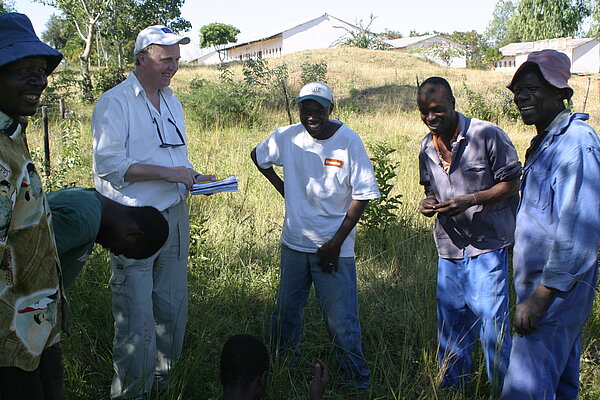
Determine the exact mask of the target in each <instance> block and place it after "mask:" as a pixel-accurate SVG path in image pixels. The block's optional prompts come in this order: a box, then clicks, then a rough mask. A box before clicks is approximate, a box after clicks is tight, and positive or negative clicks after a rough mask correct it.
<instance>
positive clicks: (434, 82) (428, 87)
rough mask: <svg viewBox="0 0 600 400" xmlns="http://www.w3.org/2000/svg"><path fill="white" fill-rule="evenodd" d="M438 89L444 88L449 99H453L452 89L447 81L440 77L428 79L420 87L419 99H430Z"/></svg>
mask: <svg viewBox="0 0 600 400" xmlns="http://www.w3.org/2000/svg"><path fill="white" fill-rule="evenodd" d="M438 87H443V88H444V89H445V93H446V95H447V96H448V98H449V99H453V98H454V95H453V94H452V88H451V87H450V84H449V83H448V81H447V80H445V79H444V78H441V77H439V76H432V77H430V78H427V79H425V80H424V81H423V83H421V84H420V85H419V89H418V90H417V98H419V97H421V96H425V97H429V96H430V95H431V94H432V93H433V92H435V91H436V89H437V88H438Z"/></svg>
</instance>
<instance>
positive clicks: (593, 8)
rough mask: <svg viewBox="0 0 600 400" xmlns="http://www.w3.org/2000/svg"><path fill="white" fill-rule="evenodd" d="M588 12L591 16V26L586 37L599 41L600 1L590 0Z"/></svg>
mask: <svg viewBox="0 0 600 400" xmlns="http://www.w3.org/2000/svg"><path fill="white" fill-rule="evenodd" d="M590 12H591V16H592V24H591V27H590V31H589V32H588V34H587V36H590V37H594V38H596V39H599V40H600V0H591V4H590Z"/></svg>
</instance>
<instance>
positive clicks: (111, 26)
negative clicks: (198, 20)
mask: <svg viewBox="0 0 600 400" xmlns="http://www.w3.org/2000/svg"><path fill="white" fill-rule="evenodd" d="M183 3H184V0H120V1H112V2H111V4H110V5H109V8H108V10H107V14H106V18H104V19H103V21H102V23H101V24H100V29H99V34H100V35H101V37H103V38H105V41H106V42H107V46H112V47H113V53H114V54H116V56H117V65H118V66H119V67H122V64H123V59H124V58H125V57H126V55H128V54H131V53H132V51H133V47H134V44H135V38H136V36H137V34H138V33H139V31H141V30H142V29H144V28H146V27H148V26H150V25H157V24H160V25H165V26H167V27H169V28H170V29H171V30H172V31H173V32H176V33H178V32H181V31H186V30H188V29H190V28H191V27H192V24H191V23H190V22H189V21H188V20H186V19H184V18H183V17H182V16H181V7H182V6H183Z"/></svg>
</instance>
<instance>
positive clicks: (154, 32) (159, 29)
mask: <svg viewBox="0 0 600 400" xmlns="http://www.w3.org/2000/svg"><path fill="white" fill-rule="evenodd" d="M189 42H190V38H189V37H186V36H179V35H176V34H175V33H173V31H172V30H170V29H169V28H167V27H166V26H164V25H152V26H149V27H147V28H146V29H144V30H142V31H141V32H140V33H138V35H137V39H135V48H134V49H133V54H134V55H135V54H137V53H139V52H140V51H142V50H144V49H145V48H146V47H148V46H150V45H151V44H160V45H163V46H170V45H172V44H178V43H179V44H188V43H189Z"/></svg>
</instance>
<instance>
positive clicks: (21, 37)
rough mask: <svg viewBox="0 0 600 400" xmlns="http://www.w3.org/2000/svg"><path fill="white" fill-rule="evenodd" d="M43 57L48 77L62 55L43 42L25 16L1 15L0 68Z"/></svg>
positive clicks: (14, 14) (17, 14) (16, 14)
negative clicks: (22, 60)
mask: <svg viewBox="0 0 600 400" xmlns="http://www.w3.org/2000/svg"><path fill="white" fill-rule="evenodd" d="M32 56H41V57H44V58H45V59H46V61H47V67H46V75H50V74H51V73H52V71H54V69H55V68H56V67H57V66H58V64H60V60H62V57H63V56H62V54H60V53H59V52H58V51H56V50H54V49H53V48H52V47H50V46H48V45H47V44H46V43H44V42H42V41H41V40H40V39H38V37H37V36H36V34H35V31H34V30H33V26H32V25H31V21H30V20H29V18H27V15H25V14H19V13H7V14H2V15H0V67H3V66H5V65H8V64H11V63H13V62H15V61H18V60H20V59H22V58H25V57H32Z"/></svg>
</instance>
